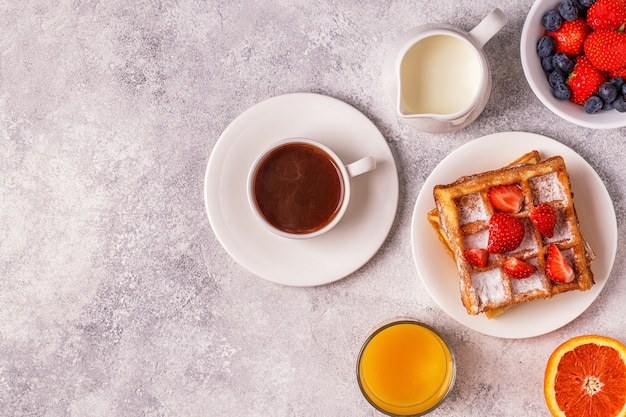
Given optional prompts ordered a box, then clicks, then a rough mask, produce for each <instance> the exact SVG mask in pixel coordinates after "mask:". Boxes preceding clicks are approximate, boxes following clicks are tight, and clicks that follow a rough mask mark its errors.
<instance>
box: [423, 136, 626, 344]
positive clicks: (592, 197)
mask: <svg viewBox="0 0 626 417" xmlns="http://www.w3.org/2000/svg"><path fill="white" fill-rule="evenodd" d="M531 150H538V151H539V152H540V153H541V155H542V157H543V158H546V157H550V156H555V155H561V156H562V157H563V158H564V159H565V163H566V165H567V171H568V173H569V176H570V181H571V185H572V190H573V192H574V196H575V197H574V204H575V205H576V212H577V214H578V218H579V221H580V224H581V230H582V233H583V235H584V236H585V239H586V240H587V241H588V242H589V244H590V245H591V247H592V248H593V250H594V252H595V253H596V255H597V258H596V260H595V261H594V262H593V264H592V266H591V269H592V271H593V273H594V278H595V282H596V284H595V285H594V286H593V287H592V288H591V289H590V290H588V291H585V292H580V291H573V292H569V293H564V294H559V295H556V296H554V297H553V298H551V299H547V300H536V301H531V302H528V303H526V304H521V305H519V306H516V307H514V308H512V309H511V310H509V311H507V312H506V313H504V314H503V315H502V316H500V317H498V318H495V319H491V320H490V319H488V318H487V317H486V316H485V315H484V314H481V315H478V316H471V315H469V314H468V313H467V312H466V310H465V308H464V307H463V304H462V303H461V298H460V294H459V287H458V278H457V273H456V266H455V264H454V262H453V261H452V260H451V259H450V257H449V255H448V254H447V252H446V251H445V250H444V249H443V247H442V246H441V243H440V242H439V240H438V238H437V236H436V234H435V232H434V230H433V229H432V226H431V225H430V223H429V222H428V220H427V219H426V214H427V213H428V212H429V211H430V210H432V209H433V208H434V207H435V202H434V199H433V196H432V192H433V188H434V186H435V185H437V184H448V183H451V182H453V181H454V180H456V179H457V178H459V177H461V176H463V175H468V174H473V173H478V172H483V171H487V170H490V169H496V168H499V167H502V166H504V165H506V164H508V163H510V162H511V161H513V160H515V159H516V158H518V157H519V156H521V155H523V154H524V153H526V152H529V151H531ZM411 243H412V249H413V257H414V261H415V265H416V267H417V270H418V273H419V276H420V277H421V279H422V282H423V284H424V286H425V287H426V289H427V290H428V292H429V294H430V295H431V297H432V298H433V299H434V300H435V302H436V303H437V304H438V305H439V306H440V307H441V308H442V309H443V310H444V311H445V312H446V313H447V314H448V315H450V316H451V317H452V318H454V319H455V320H457V321H458V322H460V323H462V324H464V325H465V326H467V327H469V328H471V329H474V330H476V331H478V332H481V333H484V334H487V335H490V336H496V337H502V338H527V337H533V336H538V335H541V334H545V333H548V332H551V331H553V330H556V329H558V328H560V327H562V326H564V325H566V324H567V323H569V322H570V321H572V320H574V319H575V318H576V317H578V316H579V315H580V314H581V313H583V312H584V311H585V310H586V309H587V307H589V305H590V304H591V303H592V302H593V301H594V300H595V299H596V297H597V296H598V294H599V293H600V291H601V290H602V288H603V287H604V285H605V283H606V281H607V279H608V277H609V274H610V272H611V268H612V267H613V261H614V260H615V254H616V250H617V221H616V218H615V210H614V208H613V203H612V201H611V197H610V196H609V193H608V191H607V190H606V188H605V186H604V184H603V183H602V180H601V179H600V177H599V176H598V174H597V173H596V172H595V171H594V169H593V168H592V167H591V166H590V165H589V164H588V163H587V162H586V161H585V160H584V159H583V158H582V157H581V156H580V155H578V154H577V153H576V152H574V151H573V150H572V149H570V148H568V147H567V146H565V145H563V144H561V143H559V142H557V141H555V140H553V139H549V138H547V137H545V136H540V135H536V134H531V133H524V132H506V133H496V134H493V135H489V136H484V137H482V138H479V139H476V140H474V141H471V142H469V143H467V144H465V145H464V146H461V147H460V148H458V149H456V150H455V151H454V152H452V153H451V154H450V155H448V156H447V157H446V158H445V159H444V160H443V161H441V163H440V164H439V165H438V166H437V167H436V168H435V169H434V171H433V172H432V173H431V175H430V176H429V177H428V179H427V180H426V182H424V185H423V187H422V189H421V191H420V193H419V196H418V198H417V202H416V204H415V209H414V211H413V220H412V224H411Z"/></svg>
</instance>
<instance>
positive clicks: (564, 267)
mask: <svg viewBox="0 0 626 417" xmlns="http://www.w3.org/2000/svg"><path fill="white" fill-rule="evenodd" d="M546 274H548V278H550V279H551V280H552V281H554V282H558V283H563V284H567V283H569V282H572V281H573V280H574V270H573V269H572V267H571V266H569V264H568V263H567V261H566V260H565V258H564V257H563V254H562V253H561V251H560V250H559V248H558V247H557V246H556V245H555V244H554V243H551V244H550V247H549V248H548V257H547V258H546Z"/></svg>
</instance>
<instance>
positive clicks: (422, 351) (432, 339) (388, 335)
mask: <svg viewBox="0 0 626 417" xmlns="http://www.w3.org/2000/svg"><path fill="white" fill-rule="evenodd" d="M455 376H456V366H455V359H454V353H453V352H452V350H451V349H450V347H449V346H448V344H447V343H446V342H445V340H444V339H443V338H442V337H441V336H440V335H439V334H438V333H437V332H436V331H435V330H434V329H432V328H431V327H429V326H427V325H425V324H423V323H420V322H418V321H416V320H413V319H410V318H401V319H396V320H393V321H391V322H388V323H386V324H384V325H382V326H380V327H379V328H377V329H376V330H374V331H373V332H372V333H371V334H370V335H369V337H368V338H367V339H366V340H365V343H363V347H362V348H361V352H360V353H359V358H358V361H357V379H358V382H359V387H360V388H361V392H363V395H364V396H365V398H366V399H367V400H368V401H369V402H370V404H372V405H373V406H374V407H375V408H376V409H378V411H381V412H383V413H385V414H388V415H390V416H423V415H425V414H427V413H428V412H430V411H432V410H434V409H435V408H436V407H437V406H438V405H439V404H440V403H441V402H442V401H443V399H444V398H445V397H446V396H447V395H448V393H449V392H450V391H451V390H452V386H453V385H454V379H455Z"/></svg>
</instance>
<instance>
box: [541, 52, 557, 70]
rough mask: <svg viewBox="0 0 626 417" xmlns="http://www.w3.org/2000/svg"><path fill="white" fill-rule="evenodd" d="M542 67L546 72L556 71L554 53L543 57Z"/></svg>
mask: <svg viewBox="0 0 626 417" xmlns="http://www.w3.org/2000/svg"><path fill="white" fill-rule="evenodd" d="M541 68H543V70H544V71H545V72H552V71H554V65H553V64H552V55H550V56H547V57H545V58H541Z"/></svg>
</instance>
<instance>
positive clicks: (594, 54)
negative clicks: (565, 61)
mask: <svg viewBox="0 0 626 417" xmlns="http://www.w3.org/2000/svg"><path fill="white" fill-rule="evenodd" d="M584 50H585V55H587V58H589V61H591V64H592V65H593V66H594V67H596V68H597V69H599V70H601V71H614V70H616V69H619V68H622V67H626V33H623V32H614V31H611V30H598V31H596V32H592V33H590V34H589V36H587V39H585V45H584Z"/></svg>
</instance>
